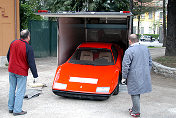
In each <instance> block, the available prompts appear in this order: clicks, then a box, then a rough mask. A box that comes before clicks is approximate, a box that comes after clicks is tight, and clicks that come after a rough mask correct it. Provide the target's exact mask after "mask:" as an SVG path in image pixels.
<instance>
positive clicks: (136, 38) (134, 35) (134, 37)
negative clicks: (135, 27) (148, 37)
mask: <svg viewBox="0 0 176 118" xmlns="http://www.w3.org/2000/svg"><path fill="white" fill-rule="evenodd" d="M128 39H129V40H130V41H131V42H132V43H136V42H138V41H139V39H138V37H137V35H136V34H131V35H130V36H129V38H128Z"/></svg>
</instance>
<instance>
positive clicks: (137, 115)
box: [130, 113, 140, 118]
mask: <svg viewBox="0 0 176 118" xmlns="http://www.w3.org/2000/svg"><path fill="white" fill-rule="evenodd" d="M130 115H131V116H133V117H135V118H136V117H140V113H130Z"/></svg>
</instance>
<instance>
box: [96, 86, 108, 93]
mask: <svg viewBox="0 0 176 118" xmlns="http://www.w3.org/2000/svg"><path fill="white" fill-rule="evenodd" d="M109 90H110V87H97V89H96V92H100V93H108V92H109Z"/></svg>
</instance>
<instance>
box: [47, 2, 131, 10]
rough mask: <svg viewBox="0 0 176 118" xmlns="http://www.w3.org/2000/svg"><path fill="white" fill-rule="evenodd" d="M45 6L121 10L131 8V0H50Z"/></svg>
mask: <svg viewBox="0 0 176 118" xmlns="http://www.w3.org/2000/svg"><path fill="white" fill-rule="evenodd" d="M45 3H46V4H45V5H46V6H45V8H46V9H47V10H50V11H51V12H59V11H75V12H79V11H121V10H128V9H129V7H128V6H129V0H50V1H45Z"/></svg>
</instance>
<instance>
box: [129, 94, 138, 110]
mask: <svg viewBox="0 0 176 118" xmlns="http://www.w3.org/2000/svg"><path fill="white" fill-rule="evenodd" d="M131 100H132V103H133V107H132V111H133V112H132V113H140V94H138V95H131Z"/></svg>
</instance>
